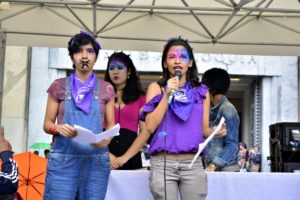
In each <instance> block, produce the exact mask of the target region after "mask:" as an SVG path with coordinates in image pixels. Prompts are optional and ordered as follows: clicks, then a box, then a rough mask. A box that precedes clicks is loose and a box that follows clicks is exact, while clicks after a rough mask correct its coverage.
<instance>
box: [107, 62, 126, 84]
mask: <svg viewBox="0 0 300 200" xmlns="http://www.w3.org/2000/svg"><path fill="white" fill-rule="evenodd" d="M108 70H109V71H108V73H109V77H110V79H111V81H112V82H113V84H114V85H115V86H116V87H117V88H120V89H123V88H124V87H125V85H126V81H127V77H128V75H129V74H130V73H129V72H128V70H127V67H126V66H125V65H124V63H122V62H121V61H119V60H112V61H111V62H110V63H109V66H108Z"/></svg>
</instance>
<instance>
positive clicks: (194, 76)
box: [158, 37, 200, 87]
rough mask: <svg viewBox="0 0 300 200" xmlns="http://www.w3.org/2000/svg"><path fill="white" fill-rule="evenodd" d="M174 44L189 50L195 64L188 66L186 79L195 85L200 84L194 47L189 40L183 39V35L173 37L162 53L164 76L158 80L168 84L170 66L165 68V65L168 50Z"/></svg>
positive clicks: (162, 83)
mask: <svg viewBox="0 0 300 200" xmlns="http://www.w3.org/2000/svg"><path fill="white" fill-rule="evenodd" d="M172 46H183V47H184V48H185V49H186V50H187V52H188V54H189V57H190V59H191V61H193V64H192V67H189V68H188V71H187V75H186V80H187V81H189V82H190V83H191V85H192V86H193V87H197V86H199V85H200V83H199V77H198V69H197V65H196V62H195V59H194V54H193V49H192V48H191V46H190V45H189V43H188V41H187V40H184V39H182V38H181V37H178V38H172V39H170V40H169V41H168V42H167V44H166V45H165V48H164V50H163V54H162V59H161V66H162V69H163V77H162V78H161V79H160V80H159V81H158V83H159V85H161V86H165V85H166V84H167V81H168V80H169V79H170V77H171V76H170V72H169V70H168V68H165V67H164V66H165V62H166V58H167V55H168V52H169V50H170V48H171V47H172Z"/></svg>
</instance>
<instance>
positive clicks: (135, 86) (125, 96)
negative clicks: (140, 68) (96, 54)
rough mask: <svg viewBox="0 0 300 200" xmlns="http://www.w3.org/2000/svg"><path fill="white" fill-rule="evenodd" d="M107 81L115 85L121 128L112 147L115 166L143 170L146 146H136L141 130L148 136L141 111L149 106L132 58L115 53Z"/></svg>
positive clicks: (112, 164)
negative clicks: (140, 117) (141, 117)
mask: <svg viewBox="0 0 300 200" xmlns="http://www.w3.org/2000/svg"><path fill="white" fill-rule="evenodd" d="M105 80H106V81H108V82H110V83H111V84H112V85H113V86H114V89H115V93H116V97H115V122H116V123H120V126H121V129H120V136H117V137H114V138H113V140H112V141H111V143H110V145H109V152H110V163H111V167H112V168H113V169H139V168H142V167H143V166H142V159H141V154H140V152H139V150H140V149H141V147H142V145H133V143H134V141H135V140H136V138H137V132H138V131H139V133H140V134H143V135H145V137H147V135H146V128H145V123H144V122H141V121H139V113H140V110H141V108H142V107H143V105H144V104H145V93H144V91H143V90H142V86H141V83H140V79H139V76H138V74H137V72H136V69H135V66H134V64H133V62H132V60H131V59H130V57H129V56H128V55H126V54H124V53H123V52H119V53H113V54H112V55H111V56H110V58H109V60H108V64H107V69H106V72H105ZM130 147H131V148H130ZM135 152H138V153H135Z"/></svg>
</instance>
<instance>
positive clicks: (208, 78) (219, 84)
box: [202, 68, 230, 96]
mask: <svg viewBox="0 0 300 200" xmlns="http://www.w3.org/2000/svg"><path fill="white" fill-rule="evenodd" d="M202 83H204V84H205V85H206V86H207V87H208V88H209V92H210V93H211V94H212V95H213V96H214V95H217V94H223V95H225V94H226V93H227V91H228V90H229V88H230V77H229V74H228V73H227V71H226V70H224V69H221V68H212V69H209V70H207V71H206V72H204V74H203V76H202Z"/></svg>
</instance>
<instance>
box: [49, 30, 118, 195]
mask: <svg viewBox="0 0 300 200" xmlns="http://www.w3.org/2000/svg"><path fill="white" fill-rule="evenodd" d="M99 49H100V45H99V43H98V42H97V41H96V40H95V38H94V37H93V36H92V35H90V34H89V33H87V32H81V33H80V34H77V35H75V36H74V37H73V38H72V39H71V40H70V41H69V43H68V50H69V55H70V57H71V59H72V62H73V67H74V68H75V73H72V74H71V75H70V76H69V77H67V78H61V79H57V80H55V81H54V82H53V83H52V85H51V86H50V87H49V89H48V91H47V92H48V94H49V96H48V103H47V110H46V115H45V121H44V130H45V132H47V133H49V134H53V135H54V136H53V143H52V149H51V152H50V154H49V160H48V165H47V177H46V185H45V192H44V199H46V200H57V199H64V200H74V199H80V200H83V199H84V200H94V199H95V200H96V199H97V200H101V199H104V198H105V194H106V189H107V184H108V178H109V174H110V163H109V154H108V148H107V146H108V144H109V142H110V140H111V138H107V139H105V140H103V141H101V142H100V143H96V144H86V143H80V142H74V141H73V140H72V138H73V137H75V136H76V131H75V129H74V128H73V126H74V124H77V125H79V126H82V127H84V128H87V129H89V130H91V131H92V132H93V133H96V134H98V133H101V132H102V131H103V126H102V125H103V124H104V123H105V124H106V129H109V128H111V127H112V126H113V125H114V96H115V94H114V89H113V87H112V86H111V85H110V84H109V83H107V82H105V81H103V80H98V79H97V78H96V75H95V74H94V73H93V66H94V64H95V62H96V60H97V57H98V53H99ZM56 120H57V124H55V121H56Z"/></svg>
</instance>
